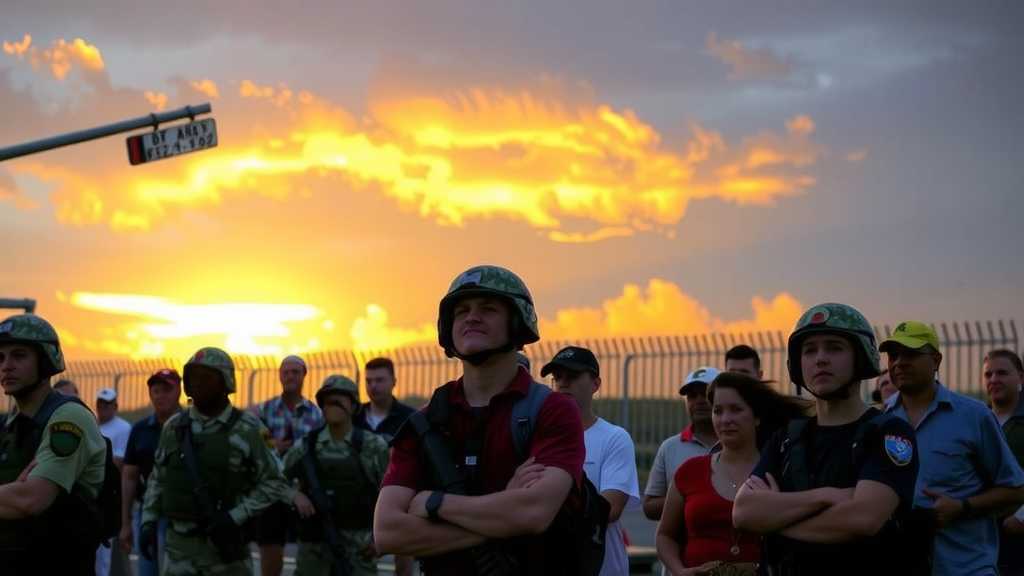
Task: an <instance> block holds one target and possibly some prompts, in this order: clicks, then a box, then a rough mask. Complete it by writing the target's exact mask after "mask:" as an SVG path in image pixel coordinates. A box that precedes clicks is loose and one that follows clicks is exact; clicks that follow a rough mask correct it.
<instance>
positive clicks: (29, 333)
mask: <svg viewBox="0 0 1024 576" xmlns="http://www.w3.org/2000/svg"><path fill="white" fill-rule="evenodd" d="M0 343H20V344H31V345H33V346H35V347H36V348H37V349H39V350H40V351H41V352H42V353H41V354H40V355H39V378H41V379H42V378H49V377H50V376H53V375H54V374H60V373H61V372H63V371H64V353H63V352H61V350H60V339H59V338H58V337H57V331H56V330H54V329H53V326H50V323H49V322H47V321H46V320H43V319H42V318H40V317H39V316H36V315H35V314H18V315H17V316H11V317H10V318H8V319H6V320H4V321H3V322H0Z"/></svg>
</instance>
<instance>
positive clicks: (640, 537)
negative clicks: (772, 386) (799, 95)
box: [130, 507, 657, 576]
mask: <svg viewBox="0 0 1024 576" xmlns="http://www.w3.org/2000/svg"><path fill="white" fill-rule="evenodd" d="M621 522H622V526H623V528H625V530H626V532H627V533H628V534H629V539H630V542H631V543H632V545H633V546H645V547H646V546H649V547H654V529H655V528H656V527H657V524H656V523H654V522H651V521H650V520H648V519H647V517H646V516H644V513H643V511H642V510H640V508H639V507H637V508H636V509H633V510H627V511H625V512H624V513H623V514H622V519H621ZM253 552H254V554H253V574H255V575H258V574H259V560H258V556H256V554H255V552H256V547H255V546H253ZM294 558H295V545H294V544H289V545H288V546H287V547H285V565H284V573H283V576H291V575H292V574H293V573H294V571H295V563H294V560H293V559H294ZM134 560H135V558H134V556H133V557H132V558H131V561H130V562H131V565H132V566H133V567H134V565H135V562H134ZM392 569H393V564H392V562H391V558H390V557H386V558H384V561H382V562H381V572H380V574H382V575H383V574H392V573H393V572H392ZM133 573H134V572H133Z"/></svg>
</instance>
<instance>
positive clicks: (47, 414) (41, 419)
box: [31, 391, 92, 451]
mask: <svg viewBox="0 0 1024 576" xmlns="http://www.w3.org/2000/svg"><path fill="white" fill-rule="evenodd" d="M68 402H75V403H77V404H78V405H79V406H82V407H83V408H85V409H86V410H89V407H88V406H86V405H85V402H82V401H81V400H80V399H79V398H77V397H75V396H66V395H64V394H61V393H60V392H56V391H51V392H50V393H49V394H47V395H46V399H44V400H43V404H42V405H41V406H40V407H39V410H37V411H36V413H35V415H33V416H32V423H33V424H34V425H35V426H34V427H33V429H32V437H31V442H32V450H33V451H35V450H36V449H37V448H39V443H40V442H42V440H43V430H45V429H46V424H47V423H48V422H49V421H50V418H51V417H52V416H53V413H54V412H56V411H57V409H58V408H60V407H61V406H63V405H65V404H67V403H68ZM89 413H90V414H91V413H92V410H89Z"/></svg>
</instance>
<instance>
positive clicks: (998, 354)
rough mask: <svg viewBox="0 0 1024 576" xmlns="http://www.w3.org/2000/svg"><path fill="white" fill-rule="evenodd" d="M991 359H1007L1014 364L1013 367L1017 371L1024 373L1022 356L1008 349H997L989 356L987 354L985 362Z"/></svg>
mask: <svg viewBox="0 0 1024 576" xmlns="http://www.w3.org/2000/svg"><path fill="white" fill-rule="evenodd" d="M989 358H1006V359H1007V360H1009V361H1010V363H1011V364H1013V367H1014V368H1016V369H1017V372H1024V364H1022V363H1021V361H1020V356H1019V355H1018V354H1017V353H1016V352H1014V351H1013V350H1010V349H1008V348H997V349H995V350H993V351H991V352H989V353H988V354H985V361H986V362H987V361H988V359H989Z"/></svg>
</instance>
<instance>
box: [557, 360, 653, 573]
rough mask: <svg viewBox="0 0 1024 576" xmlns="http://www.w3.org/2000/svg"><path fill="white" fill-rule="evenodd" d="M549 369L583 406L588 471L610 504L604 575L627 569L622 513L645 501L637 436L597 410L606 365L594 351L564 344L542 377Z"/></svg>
mask: <svg viewBox="0 0 1024 576" xmlns="http://www.w3.org/2000/svg"><path fill="white" fill-rule="evenodd" d="M548 374H551V375H552V376H553V379H554V382H555V387H556V389H557V390H558V391H559V392H563V393H565V394H568V395H570V396H572V397H573V399H575V400H576V404H577V405H578V406H579V407H580V415H581V416H582V419H583V441H584V443H585V444H586V448H587V455H586V460H585V461H584V463H583V471H584V472H586V474H587V478H589V479H590V481H591V482H593V483H594V486H596V487H597V490H598V492H600V493H601V496H603V497H604V499H605V500H607V501H608V503H609V504H610V505H611V511H610V512H609V514H608V532H607V534H606V536H605V550H604V563H603V564H602V565H601V576H612V575H619V574H628V573H629V558H628V556H627V555H626V544H625V541H624V539H623V535H622V528H621V526H620V525H619V518H620V517H621V516H622V512H623V511H624V510H626V509H627V508H634V507H639V505H640V485H639V482H638V480H637V473H636V454H635V449H634V447H633V440H632V438H630V437H629V433H628V432H626V431H625V430H624V429H623V428H621V427H619V426H616V425H614V424H612V423H610V422H608V421H607V420H605V419H603V418H598V417H597V415H595V414H594V409H593V400H594V394H596V393H597V391H598V390H600V388H601V370H600V365H599V364H598V362H597V358H596V357H595V356H594V354H593V352H591V351H590V350H587V349H586V348H580V347H577V346H569V347H567V348H563V349H562V350H561V351H559V352H558V354H555V357H554V358H552V360H551V362H548V363H547V364H546V365H545V366H544V367H543V368H542V369H541V371H540V375H541V377H545V376H547V375H548Z"/></svg>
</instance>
